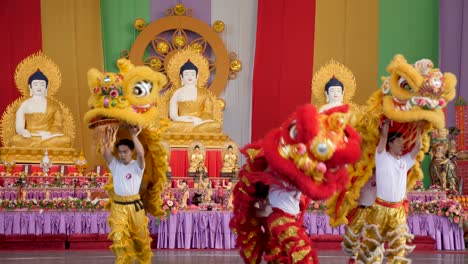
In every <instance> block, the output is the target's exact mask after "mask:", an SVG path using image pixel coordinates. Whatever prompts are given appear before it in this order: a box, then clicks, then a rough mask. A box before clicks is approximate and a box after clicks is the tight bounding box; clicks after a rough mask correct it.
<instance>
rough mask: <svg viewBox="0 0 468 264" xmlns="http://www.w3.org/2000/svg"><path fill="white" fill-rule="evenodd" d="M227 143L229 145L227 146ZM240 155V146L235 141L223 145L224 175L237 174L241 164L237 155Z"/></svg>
mask: <svg viewBox="0 0 468 264" xmlns="http://www.w3.org/2000/svg"><path fill="white" fill-rule="evenodd" d="M226 145H227V146H226ZM238 155H239V148H238V147H237V145H236V144H235V143H234V142H226V143H225V144H224V146H223V167H222V168H221V173H222V174H223V176H224V175H225V174H229V176H235V175H236V174H237V173H238V172H239V165H238V164H237V161H238V160H237V157H238Z"/></svg>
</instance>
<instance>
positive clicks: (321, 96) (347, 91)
mask: <svg viewBox="0 0 468 264" xmlns="http://www.w3.org/2000/svg"><path fill="white" fill-rule="evenodd" d="M333 77H335V78H336V79H337V80H338V81H340V82H341V83H342V84H343V86H344V90H343V92H344V95H343V99H342V102H341V103H342V104H349V105H350V106H351V107H357V106H356V105H353V103H352V101H351V100H352V98H353V97H354V94H355V92H356V79H355V78H354V75H353V73H352V72H351V70H350V69H349V68H347V67H346V66H344V65H343V64H341V63H339V62H337V61H335V60H333V59H332V60H330V61H329V62H328V63H327V64H325V66H323V67H321V68H320V70H318V71H317V72H316V73H315V74H314V76H313V80H312V99H311V101H312V103H313V104H315V105H316V106H317V107H319V108H324V107H326V105H327V104H328V103H329V102H327V93H326V91H325V85H326V84H327V83H328V82H329V81H330V79H332V78H333Z"/></svg>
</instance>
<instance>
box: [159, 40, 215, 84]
mask: <svg viewBox="0 0 468 264" xmlns="http://www.w3.org/2000/svg"><path fill="white" fill-rule="evenodd" d="M188 60H190V61H191V62H192V63H193V64H195V66H197V68H198V84H197V86H198V87H206V83H207V82H208V78H209V77H210V70H209V67H210V64H209V63H208V61H207V60H206V59H205V57H203V56H202V55H201V54H200V53H198V52H196V51H194V50H192V49H190V48H185V49H183V50H180V51H177V52H176V53H175V54H174V55H173V56H172V57H171V59H170V60H169V63H168V64H167V76H168V77H169V81H170V82H171V83H172V89H177V88H179V87H180V86H181V83H180V68H181V67H182V65H184V64H185V63H186V62H187V61H188Z"/></svg>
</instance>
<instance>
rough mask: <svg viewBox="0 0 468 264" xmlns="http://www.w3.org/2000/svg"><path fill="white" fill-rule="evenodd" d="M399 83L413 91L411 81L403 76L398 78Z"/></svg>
mask: <svg viewBox="0 0 468 264" xmlns="http://www.w3.org/2000/svg"><path fill="white" fill-rule="evenodd" d="M398 84H399V85H400V87H401V88H403V89H405V90H407V91H410V92H413V88H411V86H410V85H409V83H408V82H407V81H406V80H405V79H404V78H402V77H400V79H399V80H398Z"/></svg>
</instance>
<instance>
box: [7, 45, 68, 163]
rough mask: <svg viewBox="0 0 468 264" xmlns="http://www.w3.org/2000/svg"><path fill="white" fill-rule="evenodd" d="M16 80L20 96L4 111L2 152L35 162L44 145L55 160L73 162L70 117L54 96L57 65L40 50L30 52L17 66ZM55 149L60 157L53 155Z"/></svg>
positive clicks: (21, 159) (56, 83)
mask: <svg viewBox="0 0 468 264" xmlns="http://www.w3.org/2000/svg"><path fill="white" fill-rule="evenodd" d="M15 82H16V85H17V87H18V89H19V91H20V92H21V94H22V97H21V98H19V99H18V100H16V101H15V102H13V103H12V104H11V105H9V106H8V108H7V109H6V111H5V112H4V113H3V117H2V122H1V128H2V142H3V145H4V148H3V149H2V154H3V153H7V154H10V155H14V156H15V159H17V160H18V161H19V162H35V163H37V162H39V161H40V160H41V156H42V153H43V151H44V149H45V148H47V149H49V150H50V154H51V155H54V159H55V160H57V161H58V162H72V161H71V160H72V159H73V157H74V156H75V150H74V149H72V148H71V146H72V144H73V140H74V137H75V124H74V122H73V117H72V115H71V113H70V111H69V109H68V108H66V107H65V106H64V105H63V104H62V103H61V102H59V101H58V100H56V99H55V98H54V97H53V95H54V94H55V93H56V92H57V91H58V89H59V87H60V83H61V74H60V70H59V69H58V66H57V65H56V64H55V63H54V62H53V61H52V60H51V59H49V58H48V57H47V56H45V55H44V54H42V53H37V54H33V55H31V56H29V57H27V58H26V59H24V60H23V61H22V62H21V63H20V64H19V65H18V66H17V68H16V72H15ZM57 149H60V154H59V155H60V157H55V154H57V153H58V152H57V151H55V150H57ZM19 153H21V155H23V156H21V155H18V154H19ZM65 156H66V157H65Z"/></svg>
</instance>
